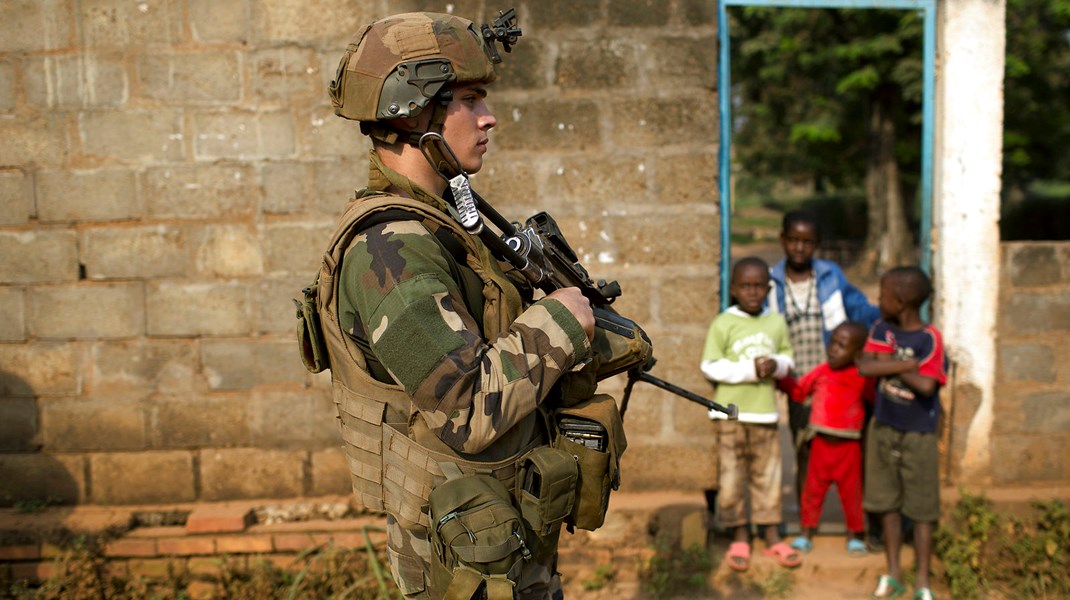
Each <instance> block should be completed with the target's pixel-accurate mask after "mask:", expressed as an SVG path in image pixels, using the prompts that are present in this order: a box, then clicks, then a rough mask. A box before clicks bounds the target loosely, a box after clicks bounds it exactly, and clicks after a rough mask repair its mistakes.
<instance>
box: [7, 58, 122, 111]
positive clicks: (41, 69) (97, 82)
mask: <svg viewBox="0 0 1070 600" xmlns="http://www.w3.org/2000/svg"><path fill="white" fill-rule="evenodd" d="M22 81H23V85H24V87H25V90H26V101H27V102H28V103H29V104H30V105H32V106H34V107H36V108H43V109H54V108H60V109H79V108H99V107H118V106H122V105H123V104H125V103H126V101H127V100H128V97H129V93H130V82H129V81H128V80H127V78H126V67H125V66H124V65H123V62H122V56H121V55H119V54H115V55H108V54H101V53H94V52H83V53H79V54H76V55H74V54H72V55H65V56H41V57H34V58H30V59H28V60H27V61H26V63H25V74H24V77H23V79H22Z"/></svg>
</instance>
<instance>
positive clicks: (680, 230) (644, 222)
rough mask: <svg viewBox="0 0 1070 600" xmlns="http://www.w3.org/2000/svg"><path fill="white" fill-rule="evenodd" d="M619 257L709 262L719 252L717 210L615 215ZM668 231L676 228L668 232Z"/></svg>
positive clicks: (656, 262)
mask: <svg viewBox="0 0 1070 600" xmlns="http://www.w3.org/2000/svg"><path fill="white" fill-rule="evenodd" d="M610 220H611V225H610V226H611V227H612V228H613V231H614V233H615V238H616V239H615V242H616V244H617V249H618V252H619V259H618V260H619V261H620V262H622V263H624V264H633V265H656V266H668V265H688V264H691V265H694V264H705V265H708V264H710V263H711V262H713V261H714V260H715V259H716V257H717V256H718V255H719V252H720V248H719V244H718V240H717V236H716V235H714V232H716V231H717V227H718V223H717V216H716V215H715V214H691V215H660V214H659V215H657V216H654V215H649V216H647V217H646V218H643V219H635V218H630V217H628V216H626V215H625V216H620V217H617V216H613V217H611V218H610ZM666 231H671V232H673V234H672V235H668V236H667V235H665V232H666Z"/></svg>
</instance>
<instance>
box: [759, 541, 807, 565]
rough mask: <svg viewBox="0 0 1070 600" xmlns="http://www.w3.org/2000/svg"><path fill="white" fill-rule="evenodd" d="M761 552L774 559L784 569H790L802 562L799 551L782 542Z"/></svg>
mask: <svg viewBox="0 0 1070 600" xmlns="http://www.w3.org/2000/svg"><path fill="white" fill-rule="evenodd" d="M762 554H764V555H766V556H771V557H773V558H774V559H776V562H777V564H778V565H780V566H782V567H784V568H785V569H791V568H794V567H797V566H799V565H801V564H802V558H801V557H800V556H799V552H798V551H797V550H795V549H794V548H792V547H791V546H789V545H787V544H785V543H784V542H780V543H778V544H774V545H773V546H771V547H769V548H767V549H765V550H762Z"/></svg>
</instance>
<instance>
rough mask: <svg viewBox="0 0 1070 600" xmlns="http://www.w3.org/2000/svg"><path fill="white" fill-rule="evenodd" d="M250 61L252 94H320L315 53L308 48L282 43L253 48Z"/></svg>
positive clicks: (269, 97) (278, 97)
mask: <svg viewBox="0 0 1070 600" xmlns="http://www.w3.org/2000/svg"><path fill="white" fill-rule="evenodd" d="M339 57H341V54H339ZM249 63H250V64H251V65H252V69H253V94H254V95H255V96H256V97H257V98H260V99H263V100H289V99H291V98H310V97H317V98H318V97H319V95H322V94H323V90H324V89H323V88H321V87H320V77H319V63H318V60H317V57H316V53H315V52H314V51H313V50H311V49H309V48H299V47H295V46H282V47H276V48H265V49H262V50H256V51H254V52H250V53H249ZM331 116H334V115H333V113H332V115H331ZM335 119H338V120H339V121H341V120H342V119H340V118H338V117H335Z"/></svg>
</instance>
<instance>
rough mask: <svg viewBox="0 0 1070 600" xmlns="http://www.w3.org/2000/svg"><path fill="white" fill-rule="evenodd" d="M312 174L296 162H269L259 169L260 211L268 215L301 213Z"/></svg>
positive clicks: (304, 205) (307, 198)
mask: <svg viewBox="0 0 1070 600" xmlns="http://www.w3.org/2000/svg"><path fill="white" fill-rule="evenodd" d="M311 177H312V173H311V171H310V169H309V167H308V166H307V165H305V164H302V163H298V162H269V163H264V164H263V165H262V166H261V167H260V190H261V193H260V210H261V212H264V213H268V214H290V213H296V212H301V211H303V210H305V209H306V208H307V206H308V200H309V197H308V194H307V191H306V190H308V189H310V185H311Z"/></svg>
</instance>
